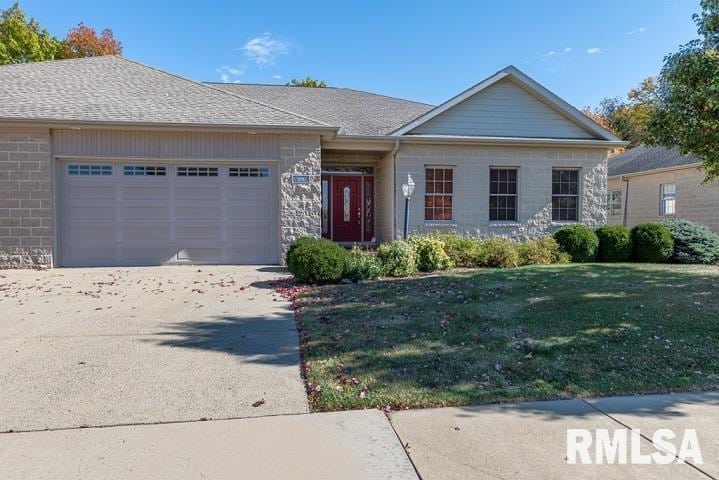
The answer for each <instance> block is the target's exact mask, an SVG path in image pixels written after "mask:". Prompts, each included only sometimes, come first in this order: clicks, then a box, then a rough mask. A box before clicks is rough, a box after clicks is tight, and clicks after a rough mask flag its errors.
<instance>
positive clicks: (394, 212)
mask: <svg viewBox="0 0 719 480" xmlns="http://www.w3.org/2000/svg"><path fill="white" fill-rule="evenodd" d="M398 151H399V137H395V138H394V148H393V149H392V152H391V154H390V155H392V193H393V197H392V240H394V237H395V235H396V234H397V209H396V208H395V203H396V202H397V152H398Z"/></svg>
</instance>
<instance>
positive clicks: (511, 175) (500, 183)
mask: <svg viewBox="0 0 719 480" xmlns="http://www.w3.org/2000/svg"><path fill="white" fill-rule="evenodd" d="M489 221H490V222H502V221H508V222H516V221H517V169H516V168H490V169H489Z"/></svg>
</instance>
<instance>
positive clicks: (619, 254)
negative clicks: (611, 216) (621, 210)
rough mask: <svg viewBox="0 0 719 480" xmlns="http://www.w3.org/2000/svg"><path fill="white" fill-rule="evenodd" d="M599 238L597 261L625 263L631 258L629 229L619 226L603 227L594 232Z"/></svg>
mask: <svg viewBox="0 0 719 480" xmlns="http://www.w3.org/2000/svg"><path fill="white" fill-rule="evenodd" d="M595 233H596V234H597V238H599V249H598V250H597V260H598V261H600V262H627V261H629V259H630V258H632V241H631V238H630V235H629V229H628V228H626V227H623V226H621V225H605V226H603V227H599V228H598V229H596V230H595Z"/></svg>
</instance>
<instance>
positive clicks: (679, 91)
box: [650, 0, 719, 181]
mask: <svg viewBox="0 0 719 480" xmlns="http://www.w3.org/2000/svg"><path fill="white" fill-rule="evenodd" d="M700 4H701V7H702V12H701V13H700V14H696V15H694V17H693V18H694V21H695V22H696V24H697V30H698V33H699V35H700V38H699V39H697V40H694V41H692V42H690V43H688V44H686V45H682V46H681V47H680V48H679V51H678V52H677V53H673V54H671V55H668V56H667V57H666V58H665V59H664V67H663V68H662V72H661V75H660V76H659V88H658V91H659V103H658V107H657V109H656V111H655V112H654V113H653V114H652V116H651V119H650V129H651V131H652V134H653V135H654V137H655V138H656V142H657V143H659V144H662V145H666V146H673V145H677V146H679V148H680V150H681V151H682V153H684V154H692V155H694V156H696V157H698V158H700V159H701V160H702V162H703V164H704V171H705V174H706V180H705V181H710V180H715V179H717V178H719V0H701V2H700Z"/></svg>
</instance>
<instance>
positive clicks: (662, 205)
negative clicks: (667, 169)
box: [659, 183, 677, 217]
mask: <svg viewBox="0 0 719 480" xmlns="http://www.w3.org/2000/svg"><path fill="white" fill-rule="evenodd" d="M670 185H671V186H672V187H674V193H672V194H666V193H665V192H664V187H668V186H670ZM669 200H673V201H674V211H673V212H672V213H667V201H669ZM676 214H677V184H676V183H662V184H661V185H659V215H660V216H662V217H672V216H674V215H676Z"/></svg>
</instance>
